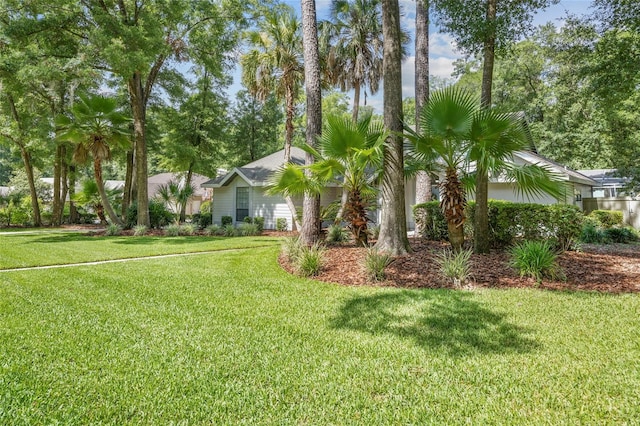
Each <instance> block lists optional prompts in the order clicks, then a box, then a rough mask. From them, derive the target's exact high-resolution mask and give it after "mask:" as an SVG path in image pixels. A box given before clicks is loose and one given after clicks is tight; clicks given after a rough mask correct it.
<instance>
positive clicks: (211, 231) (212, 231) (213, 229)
mask: <svg viewBox="0 0 640 426" xmlns="http://www.w3.org/2000/svg"><path fill="white" fill-rule="evenodd" d="M220 229H221V228H220V226H218V225H216V224H213V225H209V226H207V227H206V228H205V229H204V233H205V234H206V235H209V236H212V235H219V233H220Z"/></svg>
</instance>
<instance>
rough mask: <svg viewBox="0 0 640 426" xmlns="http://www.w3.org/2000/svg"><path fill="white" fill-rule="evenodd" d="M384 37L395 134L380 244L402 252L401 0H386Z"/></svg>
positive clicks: (387, 152) (387, 112)
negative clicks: (399, 1)
mask: <svg viewBox="0 0 640 426" xmlns="http://www.w3.org/2000/svg"><path fill="white" fill-rule="evenodd" d="M382 32H383V38H384V48H383V50H384V54H383V78H384V94H383V97H384V124H385V127H386V129H387V130H389V131H390V132H391V135H390V136H389V137H388V139H387V143H388V144H387V146H386V147H385V149H384V176H383V179H382V190H381V196H382V209H381V220H380V236H379V238H378V242H377V243H376V248H377V249H378V250H380V251H381V252H387V253H389V254H391V255H394V256H398V255H402V254H405V253H407V251H409V240H408V239H407V222H406V212H405V207H404V162H403V161H404V160H403V146H402V143H403V139H402V137H400V136H398V135H399V134H400V133H401V132H402V126H403V124H402V119H403V117H402V69H401V65H402V46H401V43H400V39H401V33H400V6H399V5H398V0H382Z"/></svg>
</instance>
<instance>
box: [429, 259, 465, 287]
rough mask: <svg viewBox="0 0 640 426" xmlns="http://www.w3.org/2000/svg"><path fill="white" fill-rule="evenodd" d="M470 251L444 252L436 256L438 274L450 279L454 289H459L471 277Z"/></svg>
mask: <svg viewBox="0 0 640 426" xmlns="http://www.w3.org/2000/svg"><path fill="white" fill-rule="evenodd" d="M471 253H472V251H471V250H461V251H460V252H458V253H454V252H452V251H451V250H444V251H443V252H442V253H440V254H438V255H437V256H436V259H435V261H436V264H437V265H438V268H439V270H440V273H441V274H442V276H444V277H445V278H448V279H450V280H451V281H452V282H453V284H454V285H455V286H456V287H461V286H462V285H464V283H466V282H467V281H468V280H469V278H470V277H471V262H470V260H471Z"/></svg>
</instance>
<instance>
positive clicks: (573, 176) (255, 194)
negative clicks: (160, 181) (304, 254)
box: [202, 147, 596, 230]
mask: <svg viewBox="0 0 640 426" xmlns="http://www.w3.org/2000/svg"><path fill="white" fill-rule="evenodd" d="M304 154H305V153H304V151H303V150H302V149H300V148H296V147H292V149H291V161H292V162H293V163H295V164H304ZM283 157H284V154H283V151H278V152H276V153H273V154H271V155H268V156H266V157H264V158H261V159H259V160H256V161H254V162H252V163H249V164H246V165H244V166H242V167H237V168H234V169H233V170H231V171H230V172H229V173H227V174H225V175H223V176H220V177H218V178H216V179H213V180H210V181H208V182H205V183H204V184H203V185H202V186H203V187H205V188H212V189H213V195H212V197H213V208H212V213H213V223H217V224H220V223H221V222H222V216H231V217H232V218H233V220H234V222H235V223H238V222H241V221H242V220H243V219H244V217H245V216H250V217H256V216H262V217H264V218H265V228H266V229H274V228H275V224H276V219H277V218H285V219H287V224H288V226H289V229H291V225H292V223H293V222H292V220H291V212H290V211H289V208H288V207H287V204H286V203H285V201H284V199H283V197H282V196H278V195H267V194H265V186H266V185H267V183H268V180H269V177H270V176H271V174H272V173H273V172H274V171H275V170H277V169H278V167H280V166H281V165H282V164H283V163H284V158H283ZM513 162H514V163H515V164H520V165H523V164H538V165H542V166H546V167H548V168H549V169H551V170H552V171H553V172H555V173H556V174H557V175H558V176H559V177H560V179H561V180H563V181H564V182H565V183H566V184H567V192H566V196H565V198H564V199H563V200H556V199H555V198H553V197H551V196H550V195H542V196H537V197H532V198H526V197H525V196H523V195H521V194H518V193H517V191H516V190H515V186H514V184H513V183H510V182H507V181H506V180H505V179H504V177H503V176H493V177H491V178H490V182H489V198H492V199H497V200H507V201H514V202H530V203H539V204H556V203H564V204H573V205H577V206H578V207H580V208H581V209H582V198H587V197H590V196H591V188H592V187H593V186H595V185H596V182H595V181H594V180H593V179H591V178H589V177H587V176H584V175H582V174H580V173H578V172H576V171H575V170H572V169H569V168H568V167H565V166H563V165H560V164H558V163H555V162H553V161H551V160H549V159H547V158H545V157H543V156H541V155H539V154H536V153H534V152H530V151H520V152H516V153H515V154H514V156H513ZM415 188H416V185H415V178H412V179H408V180H407V181H405V209H406V216H407V229H409V230H411V229H414V227H415V221H414V219H413V209H412V207H413V205H414V204H415V199H416V197H415V194H416V191H415ZM436 188H437V187H436ZM434 193H436V194H437V189H436V190H435V191H434ZM341 194H342V190H341V188H340V187H338V186H337V185H336V186H331V187H327V188H326V191H325V193H323V194H322V196H321V198H320V199H321V201H320V203H321V205H322V206H326V205H328V204H329V203H331V202H332V201H335V200H338V199H340V197H341ZM294 203H295V204H296V205H297V206H300V205H301V204H302V201H301V199H297V200H294ZM378 214H379V212H378ZM378 219H379V218H378Z"/></svg>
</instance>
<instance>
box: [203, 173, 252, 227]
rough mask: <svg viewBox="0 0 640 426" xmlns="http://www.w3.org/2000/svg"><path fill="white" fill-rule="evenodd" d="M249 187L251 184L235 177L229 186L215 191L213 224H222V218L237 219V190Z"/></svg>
mask: <svg viewBox="0 0 640 426" xmlns="http://www.w3.org/2000/svg"><path fill="white" fill-rule="evenodd" d="M239 186H240V187H248V186H249V184H248V183H247V182H246V181H245V180H244V179H242V178H241V177H238V176H236V177H234V178H233V179H232V180H231V182H229V184H228V185H226V186H223V187H221V188H214V189H213V205H212V208H211V214H212V219H213V223H215V224H217V225H220V224H222V216H231V217H232V218H233V219H234V223H235V218H236V188H237V187H239ZM251 193H252V191H249V211H251V195H252V194H251Z"/></svg>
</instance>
